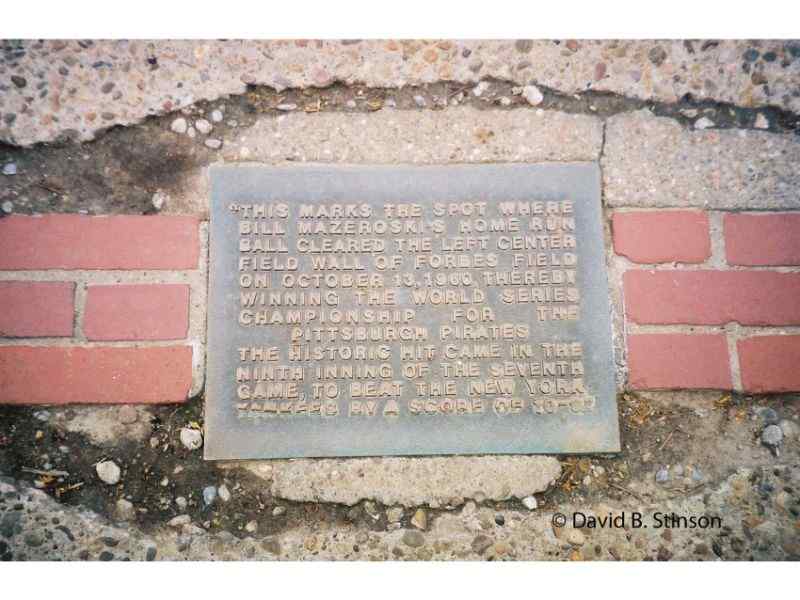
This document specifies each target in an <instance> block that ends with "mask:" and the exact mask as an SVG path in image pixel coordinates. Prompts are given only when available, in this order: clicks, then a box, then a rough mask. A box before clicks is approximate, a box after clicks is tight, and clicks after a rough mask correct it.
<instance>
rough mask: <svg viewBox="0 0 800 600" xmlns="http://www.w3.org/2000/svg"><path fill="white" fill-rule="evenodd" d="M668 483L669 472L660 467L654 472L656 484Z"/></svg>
mask: <svg viewBox="0 0 800 600" xmlns="http://www.w3.org/2000/svg"><path fill="white" fill-rule="evenodd" d="M667 481H669V471H668V470H667V469H666V468H665V467H661V468H660V469H659V470H658V471H656V483H666V482H667Z"/></svg>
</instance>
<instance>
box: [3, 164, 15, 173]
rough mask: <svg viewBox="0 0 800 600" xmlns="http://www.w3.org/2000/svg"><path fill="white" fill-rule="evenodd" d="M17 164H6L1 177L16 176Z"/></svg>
mask: <svg viewBox="0 0 800 600" xmlns="http://www.w3.org/2000/svg"><path fill="white" fill-rule="evenodd" d="M16 174H17V163H13V162H12V163H6V164H4V165H3V175H16Z"/></svg>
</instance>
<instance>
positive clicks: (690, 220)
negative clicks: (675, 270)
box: [611, 210, 711, 263]
mask: <svg viewBox="0 0 800 600" xmlns="http://www.w3.org/2000/svg"><path fill="white" fill-rule="evenodd" d="M611 219H612V220H611V227H612V232H613V237H614V252H616V253H617V254H621V255H622V256H626V257H627V258H629V259H630V260H632V261H633V262H636V263H666V262H681V263H701V262H703V261H705V260H706V259H708V257H709V256H711V238H710V237H709V233H708V215H707V214H706V213H704V212H703V211H700V210H679V211H637V212H615V213H614V215H613V216H612V218H611Z"/></svg>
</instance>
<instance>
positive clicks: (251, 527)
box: [244, 521, 258, 533]
mask: <svg viewBox="0 0 800 600" xmlns="http://www.w3.org/2000/svg"><path fill="white" fill-rule="evenodd" d="M244 530H245V531H246V532H247V533H255V532H256V531H258V521H249V522H248V523H247V525H245V526H244Z"/></svg>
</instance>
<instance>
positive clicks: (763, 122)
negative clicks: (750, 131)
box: [754, 113, 769, 129]
mask: <svg viewBox="0 0 800 600" xmlns="http://www.w3.org/2000/svg"><path fill="white" fill-rule="evenodd" d="M754 127H755V128H756V129H769V119H767V117H765V116H764V113H758V115H756V122H755V124H754Z"/></svg>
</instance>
